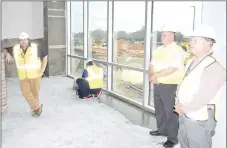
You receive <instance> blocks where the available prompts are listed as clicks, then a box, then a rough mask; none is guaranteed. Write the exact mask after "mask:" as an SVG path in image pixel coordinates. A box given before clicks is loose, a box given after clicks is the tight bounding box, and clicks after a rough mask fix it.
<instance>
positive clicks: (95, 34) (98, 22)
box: [88, 1, 107, 61]
mask: <svg viewBox="0 0 227 148" xmlns="http://www.w3.org/2000/svg"><path fill="white" fill-rule="evenodd" d="M88 50H89V51H88V54H89V55H88V57H90V56H91V57H92V58H94V59H99V60H103V61H107V2H105V1H104V2H89V49H88Z"/></svg>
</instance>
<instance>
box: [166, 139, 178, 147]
mask: <svg viewBox="0 0 227 148" xmlns="http://www.w3.org/2000/svg"><path fill="white" fill-rule="evenodd" d="M177 144H178V142H176V143H174V142H172V141H169V140H167V141H166V142H165V143H164V144H163V146H164V148H173V147H174V146H175V145H177Z"/></svg>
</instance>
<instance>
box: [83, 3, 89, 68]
mask: <svg viewBox="0 0 227 148" xmlns="http://www.w3.org/2000/svg"><path fill="white" fill-rule="evenodd" d="M83 32H84V47H83V48H84V49H83V50H84V56H83V57H84V58H87V57H88V54H87V53H88V2H87V1H83ZM85 67H86V63H85V62H84V68H85Z"/></svg>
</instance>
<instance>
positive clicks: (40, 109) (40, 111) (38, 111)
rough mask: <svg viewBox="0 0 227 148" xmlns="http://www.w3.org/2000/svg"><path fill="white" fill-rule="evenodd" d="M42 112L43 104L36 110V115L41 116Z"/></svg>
mask: <svg viewBox="0 0 227 148" xmlns="http://www.w3.org/2000/svg"><path fill="white" fill-rule="evenodd" d="M42 112H43V104H41V105H40V107H39V109H37V115H38V116H39V115H41V113H42Z"/></svg>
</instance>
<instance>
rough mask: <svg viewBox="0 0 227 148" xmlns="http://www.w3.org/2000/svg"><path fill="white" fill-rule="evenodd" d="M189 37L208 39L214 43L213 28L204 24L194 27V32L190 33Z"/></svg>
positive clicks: (214, 34)
mask: <svg viewBox="0 0 227 148" xmlns="http://www.w3.org/2000/svg"><path fill="white" fill-rule="evenodd" d="M189 36H191V37H193V36H194V37H196V36H197V37H205V38H210V39H213V40H214V42H216V33H215V31H214V29H213V27H211V26H209V25H205V24H201V25H199V26H198V27H196V28H195V30H194V31H192V33H191V34H190V35H189Z"/></svg>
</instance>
